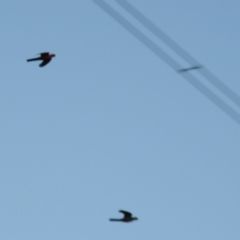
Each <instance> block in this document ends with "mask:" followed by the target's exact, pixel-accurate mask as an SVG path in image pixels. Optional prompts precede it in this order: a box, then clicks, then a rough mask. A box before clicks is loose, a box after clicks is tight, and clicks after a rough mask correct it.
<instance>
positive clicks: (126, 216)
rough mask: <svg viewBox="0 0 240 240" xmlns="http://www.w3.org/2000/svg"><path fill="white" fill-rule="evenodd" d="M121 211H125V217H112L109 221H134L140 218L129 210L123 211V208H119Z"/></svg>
mask: <svg viewBox="0 0 240 240" xmlns="http://www.w3.org/2000/svg"><path fill="white" fill-rule="evenodd" d="M119 212H120V213H123V215H124V216H123V218H110V219H109V221H113V222H132V221H134V220H138V218H137V217H133V216H132V213H130V212H127V211H123V210H119Z"/></svg>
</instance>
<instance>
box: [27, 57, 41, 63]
mask: <svg viewBox="0 0 240 240" xmlns="http://www.w3.org/2000/svg"><path fill="white" fill-rule="evenodd" d="M37 60H42V59H41V58H40V57H38V58H30V59H27V62H31V61H37Z"/></svg>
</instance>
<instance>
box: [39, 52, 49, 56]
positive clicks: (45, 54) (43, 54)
mask: <svg viewBox="0 0 240 240" xmlns="http://www.w3.org/2000/svg"><path fill="white" fill-rule="evenodd" d="M38 55H41V56H47V55H49V52H42V53H38Z"/></svg>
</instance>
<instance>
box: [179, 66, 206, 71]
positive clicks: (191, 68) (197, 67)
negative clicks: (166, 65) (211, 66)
mask: <svg viewBox="0 0 240 240" xmlns="http://www.w3.org/2000/svg"><path fill="white" fill-rule="evenodd" d="M199 68H202V66H193V67H190V68H183V69H180V70H178V72H188V71H191V70H195V69H199Z"/></svg>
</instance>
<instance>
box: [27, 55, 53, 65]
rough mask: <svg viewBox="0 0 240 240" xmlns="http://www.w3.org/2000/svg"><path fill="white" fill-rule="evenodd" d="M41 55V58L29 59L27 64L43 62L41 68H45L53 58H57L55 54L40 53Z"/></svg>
mask: <svg viewBox="0 0 240 240" xmlns="http://www.w3.org/2000/svg"><path fill="white" fill-rule="evenodd" d="M39 55H40V57H37V58H31V59H27V62H31V61H37V60H41V61H42V62H41V63H40V64H39V67H43V66H45V65H47V64H48V63H49V62H50V61H51V60H52V58H53V57H55V56H56V55H55V54H50V53H49V52H43V53H39Z"/></svg>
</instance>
